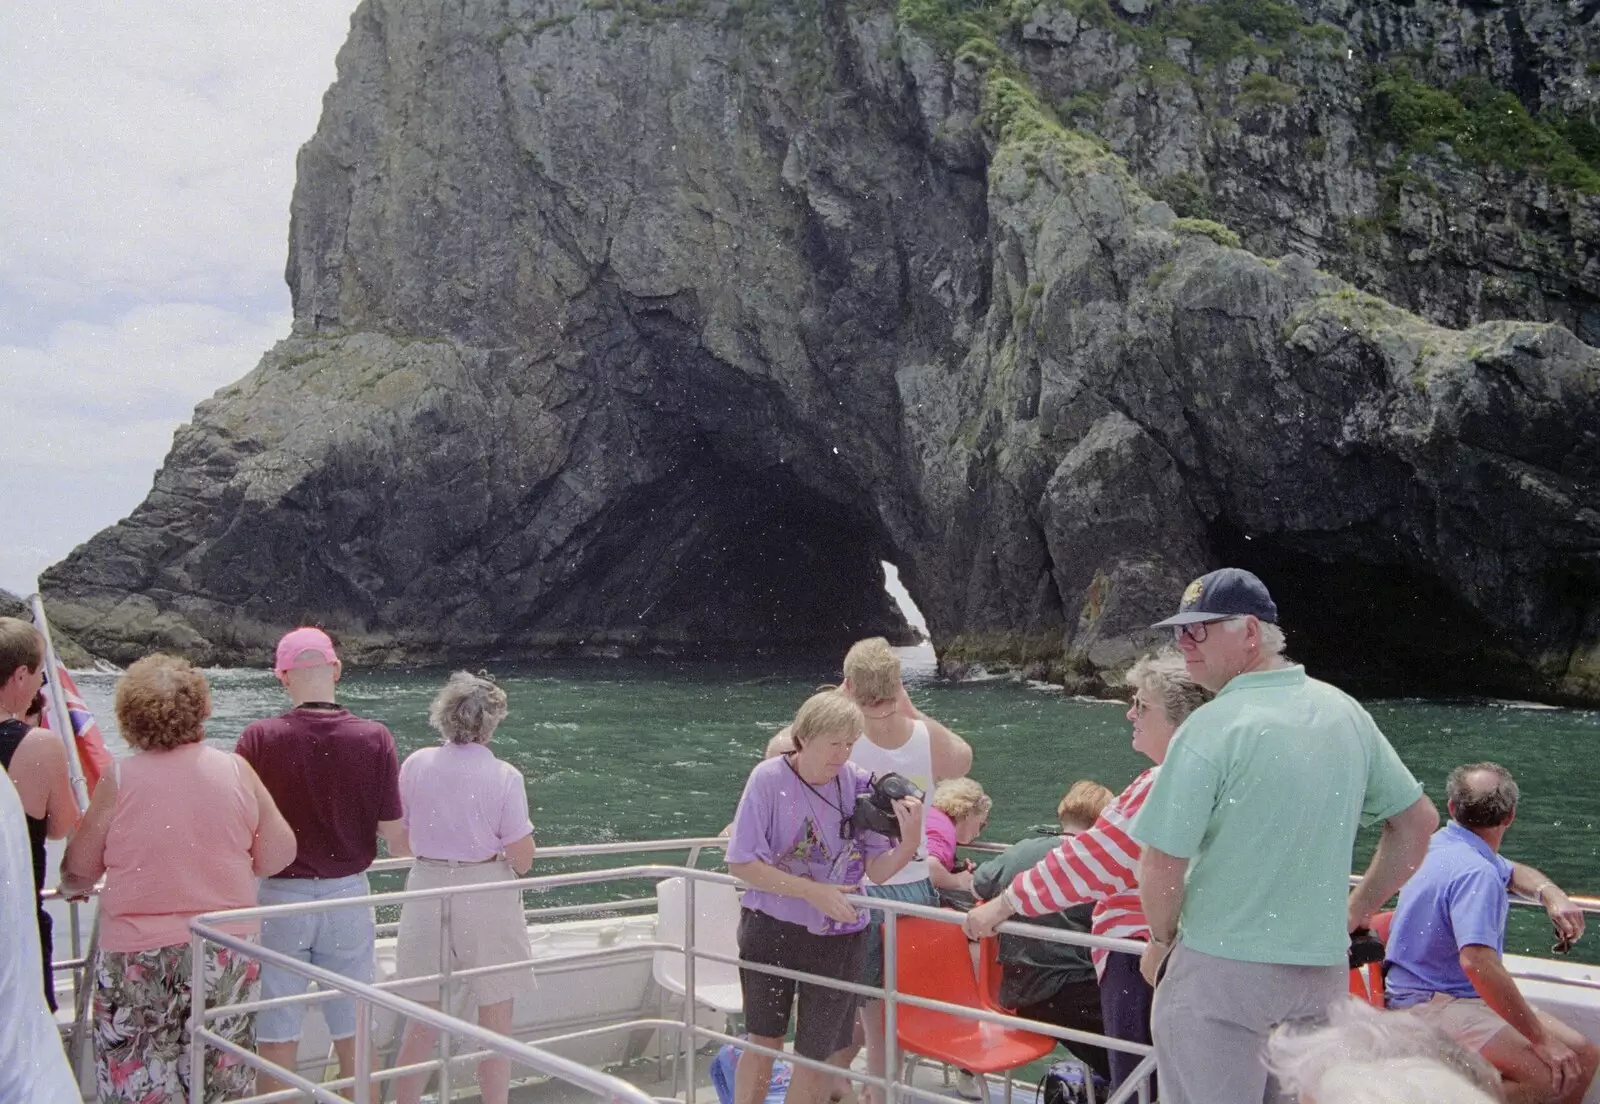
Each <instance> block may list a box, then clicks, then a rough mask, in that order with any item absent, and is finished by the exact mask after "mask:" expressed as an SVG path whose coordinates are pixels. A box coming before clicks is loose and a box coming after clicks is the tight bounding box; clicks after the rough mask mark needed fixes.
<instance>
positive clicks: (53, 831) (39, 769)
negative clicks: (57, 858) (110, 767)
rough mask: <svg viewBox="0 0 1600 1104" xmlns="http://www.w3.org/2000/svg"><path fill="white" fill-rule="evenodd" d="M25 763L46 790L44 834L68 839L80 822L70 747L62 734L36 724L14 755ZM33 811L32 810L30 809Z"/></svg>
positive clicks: (15, 764)
mask: <svg viewBox="0 0 1600 1104" xmlns="http://www.w3.org/2000/svg"><path fill="white" fill-rule="evenodd" d="M18 759H21V760H22V761H23V762H24V763H25V764H26V769H27V772H28V773H29V774H30V775H31V776H32V777H34V778H37V779H38V780H39V781H40V783H41V786H40V788H41V789H42V790H43V791H44V820H45V835H46V836H48V837H49V838H50V839H65V838H66V837H67V836H69V835H71V834H72V830H73V829H74V828H76V827H77V826H78V817H79V812H78V799H77V798H76V797H75V796H74V795H73V793H72V777H71V775H70V774H69V773H68V765H67V749H66V747H65V746H63V745H62V743H61V737H60V736H58V735H56V734H55V733H54V732H51V731H49V730H48V729H43V728H36V729H34V730H33V731H32V732H30V733H28V735H27V736H26V737H25V738H24V739H23V741H22V744H21V746H20V747H18V748H17V755H16V757H15V758H13V759H12V761H11V763H12V766H13V767H16V766H18V762H17V760H18ZM30 812H31V810H30Z"/></svg>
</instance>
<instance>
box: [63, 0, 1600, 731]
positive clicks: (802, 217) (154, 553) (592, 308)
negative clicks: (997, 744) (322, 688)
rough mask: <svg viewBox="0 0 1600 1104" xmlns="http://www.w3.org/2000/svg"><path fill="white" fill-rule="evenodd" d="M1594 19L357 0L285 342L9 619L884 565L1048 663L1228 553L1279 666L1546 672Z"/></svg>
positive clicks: (1449, 675) (367, 631)
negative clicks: (1286, 652) (41, 613)
mask: <svg viewBox="0 0 1600 1104" xmlns="http://www.w3.org/2000/svg"><path fill="white" fill-rule="evenodd" d="M1597 13H1600V0H1584V2H1579V0H1570V2H1567V0H1528V2H1524V3H1519V4H1516V5H1509V4H1508V5H1500V4H1497V3H1493V2H1489V0H1482V2H1479V3H1473V4H1465V5H1457V4H1452V3H1444V2H1437V0H1414V2H1407V3H1399V2H1393V3H1390V2H1369V3H1364V4H1355V3H1348V2H1343V0H1326V2H1323V0H1305V2H1303V3H1302V4H1300V5H1299V6H1290V5H1288V4H1286V3H1282V2H1279V0H1212V2H1210V3H1198V2H1188V0H1121V2H1120V4H1119V5H1118V6H1116V7H1112V6H1109V5H1108V4H1107V3H1105V2H1104V0H1045V2H1044V3H1042V4H1039V5H1037V6H1035V5H1033V4H1032V3H1028V2H1022V0H1013V2H1011V3H1001V2H999V0H994V2H991V3H981V2H979V0H970V2H964V0H901V2H900V4H899V6H898V7H894V6H892V5H888V4H886V3H881V2H874V0H856V2H843V0H770V2H767V0H763V2H758V0H664V2H653V0H494V2H488V0H466V2H464V3H462V4H458V5H451V6H450V7H449V9H448V10H444V9H443V8H441V7H440V6H439V5H435V4H428V3H423V2H422V0H366V2H365V3H363V4H362V6H361V7H360V9H359V10H358V11H357V12H356V15H355V17H354V18H353V21H352V28H351V35H350V38H349V40H348V42H347V44H346V45H345V47H344V49H343V51H342V52H341V54H340V58H339V78H338V81H337V82H336V83H335V85H334V86H333V88H332V89H331V90H330V92H329V93H328V96H327V100H326V103H325V107H324V114H323V119H322V123H321V126H320V128H319V130H318V132H317V135H316V136H315V137H314V138H313V139H312V140H311V142H309V143H308V144H307V145H306V147H305V148H304V149H303V151H302V152H301V156H300V162H299V182H298V187H297V189H296V193H295V199H294V205H293V212H292V223H291V236H290V258H289V265H288V279H289V282H290V285H291V288H292V289H293V292H294V300H295V329H294V333H293V335H292V336H291V337H290V338H289V339H287V340H285V341H284V342H282V343H281V344H279V345H278V346H277V347H276V348H274V349H273V350H271V351H270V352H269V353H267V355H266V356H265V357H264V358H263V360H262V362H261V364H260V365H259V367H257V369H256V370H255V371H254V372H252V373H251V374H250V375H249V376H247V377H246V378H245V379H244V380H242V381H240V382H239V383H238V384H235V385H233V386H232V387H229V388H226V389H224V390H223V391H221V392H219V393H218V394H217V395H216V396H215V397H214V398H213V399H211V400H209V401H207V402H205V403H203V404H201V406H200V407H199V408H198V410H197V411H196V413H195V417H194V421H193V423H192V424H190V425H188V426H186V427H184V428H183V429H182V430H180V432H179V434H178V437H177V440H176V443H175V445H174V448H173V451H172V453H171V455H170V456H169V458H168V460H167V463H166V464H165V466H164V467H163V469H162V470H161V472H160V473H159V474H158V476H157V477H156V481H155V486H154V488H153V490H152V492H151V495H150V497H149V499H148V500H147V501H146V502H145V503H144V504H143V505H142V506H140V507H139V508H138V509H137V510H136V511H135V512H134V514H133V515H132V516H131V517H129V518H128V519H127V520H126V521H124V522H122V523H121V524H119V525H117V526H115V527H114V528H112V529H110V530H107V531H105V532H103V533H101V534H100V535H98V536H97V537H95V538H94V539H93V540H92V541H90V542H89V543H88V544H87V545H85V546H84V547H82V548H80V549H79V550H77V551H76V552H75V553H73V555H72V556H71V557H69V559H68V560H67V561H65V562H64V563H63V564H61V565H58V566H57V567H56V568H54V569H52V570H51V571H50V572H49V573H47V575H46V577H45V580H44V585H45V588H46V593H47V594H48V595H49V597H50V598H51V601H52V610H53V611H55V612H54V615H55V616H56V617H57V618H59V620H60V621H61V623H62V624H63V625H64V626H65V627H67V628H69V629H70V630H71V631H73V632H74V633H76V634H77V635H78V637H79V638H80V639H81V640H83V641H84V642H85V643H86V644H87V645H88V646H89V647H91V648H92V649H93V650H95V651H97V652H101V653H103V654H106V655H108V656H111V657H113V658H118V659H126V658H129V657H130V656H132V655H134V654H136V653H138V652H139V651H141V650H144V649H146V648H150V647H154V646H161V647H168V648H178V649H181V650H183V651H186V652H188V653H190V654H191V655H195V656H196V657H198V658H201V659H203V660H205V661H207V662H240V661H246V662H249V661H259V660H260V659H261V658H262V657H264V656H265V654H266V648H267V647H268V646H269V645H270V643H271V641H272V640H273V639H274V638H275V636H276V634H277V633H278V632H279V631H281V629H282V628H283V626H285V625H286V624H288V623H289V622H291V621H296V620H300V619H305V618H314V619H316V620H318V621H320V622H322V623H324V624H326V625H329V626H330V627H332V628H335V629H337V630H339V631H340V632H341V633H342V635H343V637H344V640H345V642H346V645H347V647H349V648H353V649H355V650H357V651H358V652H359V653H361V654H363V655H365V656H367V657H369V658H373V659H378V660H390V661H406V660H413V659H439V658H455V657H457V656H477V655H507V656H532V655H540V654H549V653H552V652H564V651H573V650H591V649H600V650H612V651H619V650H620V651H650V650H657V651H684V650H691V649H697V648H708V649H717V650H724V649H744V648H748V647H751V646H755V645H757V644H762V643H770V642H773V641H777V640H783V641H789V642H793V643H796V644H802V645H806V646H813V647H834V646H837V645H839V644H841V643H842V642H844V641H846V640H847V639H849V638H850V637H852V636H855V635H859V634H862V633H865V632H869V631H878V630H881V629H885V628H890V629H892V628H897V627H899V622H898V617H897V615H895V614H894V612H893V611H892V610H891V609H890V608H888V606H887V604H886V603H885V601H884V599H883V598H882V596H881V591H880V590H879V588H878V566H877V564H878V561H879V560H880V559H887V560H891V561H893V562H895V563H896V564H898V565H899V567H900V569H901V573H902V577H903V578H904V579H905V581H906V583H907V585H908V587H909V588H910V590H911V592H912V594H913V595H914V596H915V598H916V600H917V601H918V603H919V604H920V606H921V608H922V610H923V612H924V613H925V615H926V616H927V619H928V622H929V626H930V628H931V631H932V633H933V636H934V639H935V641H936V643H937V644H939V646H940V648H941V652H942V655H943V657H944V658H945V660H946V661H947V662H950V663H960V662H967V661H981V662H985V663H990V664H993V663H997V662H998V663H1010V664H1015V665H1020V666H1024V667H1029V668H1032V669H1035V670H1036V671H1038V672H1043V673H1049V674H1051V675H1052V676H1053V677H1057V678H1060V679H1063V680H1064V681H1066V682H1067V683H1068V684H1069V685H1071V686H1073V687H1075V688H1086V689H1091V688H1094V687H1096V686H1097V685H1099V683H1100V679H1101V677H1102V675H1103V673H1104V672H1106V671H1108V670H1112V669H1115V668H1116V667H1117V666H1118V665H1119V664H1121V663H1124V662H1126V660H1127V659H1128V657H1129V656H1130V655H1132V654H1133V652H1134V650H1135V649H1137V648H1139V647H1142V646H1147V645H1148V644H1149V643H1150V639H1151V638H1150V637H1149V636H1148V635H1146V634H1145V633H1144V632H1143V626H1144V625H1146V624H1148V622H1149V621H1151V620H1153V619H1155V618H1156V617H1158V616H1160V615H1162V614H1164V613H1165V612H1168V611H1169V610H1170V607H1171V606H1172V605H1173V603H1174V602H1175V601H1176V597H1177V595H1178V594H1179V592H1180V591H1181V589H1182V587H1183V584H1184V583H1185V582H1186V581H1187V580H1188V579H1189V578H1190V577H1192V576H1194V575H1196V574H1199V573H1200V572H1201V571H1203V570H1205V569H1206V568H1208V567H1211V566H1215V565H1216V564H1218V563H1222V562H1228V563H1234V564H1239V565H1242V566H1247V567H1253V568H1255V569H1256V570H1258V571H1259V572H1260V573H1262V574H1263V575H1264V576H1265V577H1266V578H1267V579H1268V581H1269V583H1270V584H1271V585H1272V587H1273V589H1274V591H1275V593H1276V594H1277V595H1278V597H1279V599H1280V607H1281V609H1282V611H1283V616H1284V621H1285V625H1286V627H1287V628H1288V630H1289V634H1290V638H1291V650H1292V651H1293V652H1294V653H1295V654H1296V655H1297V656H1299V657H1301V658H1304V659H1305V660H1307V661H1308V662H1309V663H1311V664H1312V665H1313V666H1314V667H1315V668H1316V669H1317V670H1318V671H1319V672H1322V673H1325V674H1330V675H1335V676H1338V677H1343V678H1347V679H1350V680H1353V681H1354V682H1355V683H1356V684H1357V685H1359V686H1361V687H1363V688H1366V689H1371V690H1386V689H1406V690H1411V691H1416V690H1424V691H1451V690H1472V691H1474V692H1493V693H1507V694H1518V695H1528V696H1536V697H1542V698H1552V699H1566V700H1585V701H1595V700H1600V491H1597V477H1600V436H1597V432H1600V431H1597V428H1596V427H1600V352H1597V351H1596V349H1595V348H1594V347H1593V345H1592V344H1586V343H1585V340H1587V341H1588V342H1591V343H1592V342H1595V341H1600V314H1597V303H1600V299H1597V292H1600V259H1597V256H1596V249H1597V239H1600V235H1597V233H1596V227H1597V212H1600V205H1597V199H1596V193H1600V132H1597V131H1596V129H1595V127H1594V119H1595V102H1596V98H1597V86H1600V81H1597V78H1596V72H1595V71H1594V65H1593V64H1592V63H1590V62H1589V61H1588V60H1587V59H1589V58H1593V57H1597V56H1600V49H1597V47H1600V41H1597V39H1600V19H1597V18H1596V16H1597ZM1459 327H1466V328H1459Z"/></svg>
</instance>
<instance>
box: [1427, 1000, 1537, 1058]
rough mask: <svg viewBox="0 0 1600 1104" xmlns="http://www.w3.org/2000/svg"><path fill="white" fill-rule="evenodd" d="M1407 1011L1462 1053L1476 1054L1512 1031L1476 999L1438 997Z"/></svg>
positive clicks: (1493, 1012)
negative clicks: (1453, 1043) (1455, 1045)
mask: <svg viewBox="0 0 1600 1104" xmlns="http://www.w3.org/2000/svg"><path fill="white" fill-rule="evenodd" d="M1405 1011H1407V1012H1409V1013H1411V1014H1412V1015H1413V1016H1415V1017H1417V1019H1419V1020H1421V1021H1422V1022H1423V1023H1425V1024H1427V1025H1428V1026H1430V1027H1433V1028H1437V1029H1438V1030H1440V1031H1442V1032H1444V1033H1445V1034H1446V1035H1448V1036H1450V1038H1452V1039H1454V1040H1455V1041H1456V1043H1457V1044H1458V1045H1459V1046H1460V1047H1461V1048H1462V1049H1463V1050H1467V1051H1471V1052H1472V1053H1473V1054H1477V1053H1478V1052H1479V1051H1481V1050H1482V1049H1483V1048H1484V1047H1486V1046H1488V1045H1489V1040H1490V1039H1493V1038H1494V1037H1495V1036H1496V1035H1498V1034H1500V1032H1502V1031H1510V1030H1513V1028H1512V1027H1511V1025H1510V1024H1508V1023H1506V1022H1505V1021H1504V1020H1502V1019H1501V1018H1500V1014H1499V1013H1498V1012H1496V1011H1495V1010H1494V1009H1492V1008H1490V1007H1489V1006H1488V1005H1487V1004H1485V1003H1484V1002H1483V1001H1482V1000H1481V999H1479V998H1477V997H1452V996H1448V995H1447V994H1444V993H1435V994H1434V995H1433V999H1432V1000H1430V1001H1428V1002H1427V1003H1426V1004H1414V1005H1412V1006H1411V1007H1410V1008H1407V1009H1405Z"/></svg>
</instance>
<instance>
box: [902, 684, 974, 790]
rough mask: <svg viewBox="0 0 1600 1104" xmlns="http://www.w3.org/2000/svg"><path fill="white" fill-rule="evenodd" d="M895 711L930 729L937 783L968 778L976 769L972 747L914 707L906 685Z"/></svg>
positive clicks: (929, 734)
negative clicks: (973, 764)
mask: <svg viewBox="0 0 1600 1104" xmlns="http://www.w3.org/2000/svg"><path fill="white" fill-rule="evenodd" d="M895 708H896V709H897V710H898V711H899V712H900V713H901V715H903V716H906V717H910V718H911V719H912V720H913V721H921V722H922V723H923V724H925V725H927V726H928V747H929V752H930V757H931V758H932V759H933V780H934V782H936V783H937V782H943V781H944V780H945V779H946V778H965V777H966V776H967V772H969V771H971V770H972V746H971V745H970V744H968V743H967V742H966V741H965V740H963V739H962V738H961V737H960V736H957V735H956V734H955V733H954V732H951V731H950V730H949V729H948V728H946V727H945V726H944V725H942V724H940V723H939V722H938V721H936V720H934V719H933V718H932V717H930V716H928V715H927V714H926V713H924V712H923V711H922V710H920V709H918V708H917V707H916V706H915V705H913V704H911V695H910V694H907V693H906V688H905V685H904V684H903V683H902V684H901V686H900V696H899V698H898V699H896V701H895Z"/></svg>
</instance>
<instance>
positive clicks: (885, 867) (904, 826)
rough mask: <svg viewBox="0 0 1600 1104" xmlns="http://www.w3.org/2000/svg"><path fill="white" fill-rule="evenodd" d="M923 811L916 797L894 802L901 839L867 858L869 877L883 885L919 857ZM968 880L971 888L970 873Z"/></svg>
mask: <svg viewBox="0 0 1600 1104" xmlns="http://www.w3.org/2000/svg"><path fill="white" fill-rule="evenodd" d="M922 812H923V810H922V802H920V801H918V800H917V799H916V798H914V797H902V798H900V799H899V800H898V801H896V802H895V803H894V816H895V820H896V821H898V822H899V824H900V841H899V842H898V843H896V844H895V845H894V850H892V851H889V852H887V853H885V854H882V855H876V856H874V857H873V858H871V859H868V860H867V877H869V878H871V879H872V880H873V881H874V882H877V883H878V884H879V885H882V884H883V883H884V882H887V881H888V880H889V879H890V878H892V877H894V876H895V875H896V874H898V873H900V871H902V870H904V869H905V866H906V863H908V862H910V861H911V860H912V859H914V858H916V857H917V848H918V847H920V846H921V845H922ZM938 865H939V864H938V863H929V864H928V867H929V869H930V871H931V870H932V868H934V867H936V866H938ZM967 882H968V886H967V888H968V889H969V890H970V889H971V882H972V876H971V875H970V874H969V875H968V876H967ZM934 884H935V885H937V884H938V883H937V882H936V883H934Z"/></svg>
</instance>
